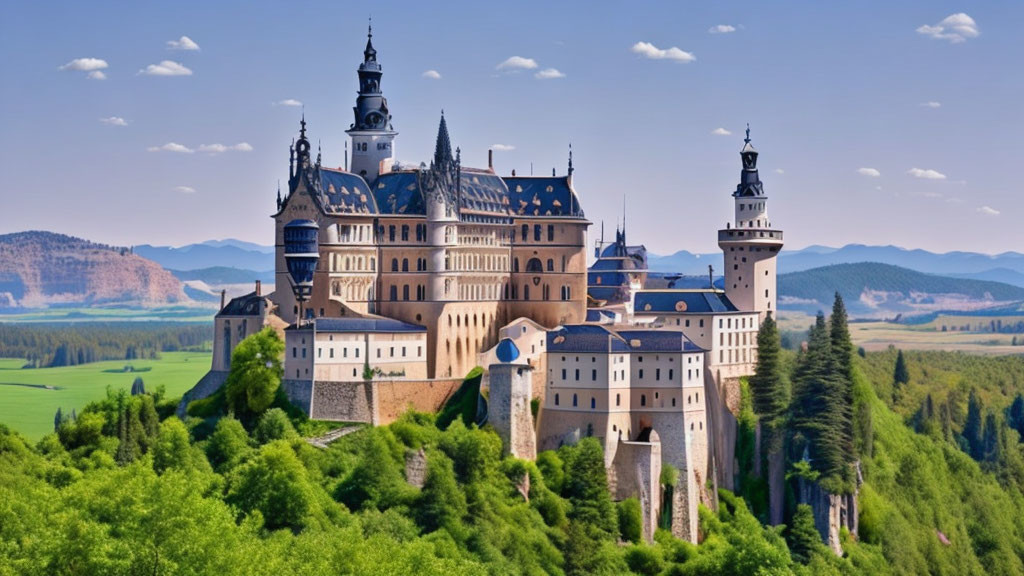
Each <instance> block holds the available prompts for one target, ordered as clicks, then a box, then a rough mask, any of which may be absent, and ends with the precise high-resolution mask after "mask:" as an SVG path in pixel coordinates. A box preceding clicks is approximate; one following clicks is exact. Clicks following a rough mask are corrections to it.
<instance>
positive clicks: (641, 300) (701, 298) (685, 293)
mask: <svg viewBox="0 0 1024 576" xmlns="http://www.w3.org/2000/svg"><path fill="white" fill-rule="evenodd" d="M732 312H739V310H737V309H736V306H734V305H733V303H732V302H730V301H729V298H728V297H727V296H726V295H725V293H724V292H719V291H717V290H716V291H711V290H641V291H640V292H637V293H636V300H635V305H634V313H635V314H647V313H651V314H657V313H669V314H718V313H723V314H725V313H732Z"/></svg>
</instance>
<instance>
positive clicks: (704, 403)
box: [182, 30, 782, 541]
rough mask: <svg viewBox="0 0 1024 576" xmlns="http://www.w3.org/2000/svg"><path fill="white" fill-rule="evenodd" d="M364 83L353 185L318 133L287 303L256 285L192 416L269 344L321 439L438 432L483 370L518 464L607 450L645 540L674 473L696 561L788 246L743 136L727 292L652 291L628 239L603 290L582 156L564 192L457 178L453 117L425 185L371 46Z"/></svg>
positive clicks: (227, 326) (282, 285)
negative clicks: (307, 289)
mask: <svg viewBox="0 0 1024 576" xmlns="http://www.w3.org/2000/svg"><path fill="white" fill-rule="evenodd" d="M358 76H359V95H358V97H357V99H356V104H355V107H354V108H353V111H354V122H353V123H352V124H351V126H350V128H349V129H348V130H347V133H348V134H349V136H350V137H351V142H352V152H353V155H352V165H351V168H349V167H347V166H346V167H343V168H328V167H326V166H324V165H323V164H322V158H321V156H320V154H319V153H318V154H317V156H316V158H315V159H314V158H313V156H312V150H311V145H310V140H309V138H308V137H307V134H306V122H305V118H303V120H302V122H301V128H300V132H299V137H298V140H297V141H295V142H294V143H293V146H292V147H291V148H290V162H289V164H290V165H289V179H288V190H287V194H285V195H284V196H283V197H282V196H281V195H280V193H279V194H278V199H277V210H276V213H275V214H274V215H273V218H274V221H275V229H276V232H275V244H276V286H275V290H274V291H273V293H271V294H267V295H264V294H263V293H262V290H261V287H260V286H259V284H258V283H257V287H256V290H255V291H254V292H253V293H251V294H248V295H245V296H242V297H239V298H235V299H233V300H232V301H230V302H222V303H221V311H220V312H219V313H218V314H217V316H216V318H215V348H214V356H213V362H212V367H211V371H210V373H209V374H207V376H206V377H204V379H203V380H202V381H200V383H199V384H197V386H196V387H195V388H194V389H193V390H192V391H190V392H189V393H188V394H187V395H186V397H185V399H184V400H183V403H182V407H184V406H185V405H186V404H187V402H188V401H189V400H192V399H196V398H201V397H203V396H206V395H209V394H211V393H212V392H213V391H215V390H216V389H217V388H218V387H219V386H220V385H221V384H222V383H223V382H224V379H225V378H226V375H227V373H228V370H229V369H230V362H231V352H232V350H233V348H234V346H236V345H237V344H238V342H239V341H240V340H241V339H243V338H244V337H246V336H247V335H249V334H252V333H254V332H256V331H258V330H260V329H261V328H262V327H264V326H273V327H275V328H276V329H278V330H279V331H280V332H281V333H282V334H284V336H285V344H286V349H285V363H284V376H285V379H284V381H283V384H282V385H283V387H284V388H285V390H286V392H287V394H288V396H289V398H290V399H291V400H292V402H293V403H295V404H296V405H298V406H300V407H301V408H302V409H303V410H304V411H305V412H306V413H307V414H309V415H310V417H312V418H318V419H325V420H339V421H362V422H369V423H373V424H382V423H387V422H390V421H392V420H394V419H395V418H397V417H398V415H400V414H401V412H402V411H404V410H406V409H408V408H409V407H412V408H415V409H419V410H437V409H438V408H440V406H442V405H443V403H444V401H445V400H447V398H448V397H449V396H450V395H451V394H452V393H453V392H454V391H455V390H456V389H457V387H458V386H459V385H460V383H461V380H462V377H463V376H464V375H465V374H466V373H467V372H468V371H469V370H470V369H471V368H472V367H474V366H477V365H481V366H483V367H484V368H485V369H486V374H485V387H486V388H487V389H488V392H487V396H486V398H487V403H488V413H487V419H488V422H489V423H490V424H491V425H492V426H493V427H494V428H495V430H496V431H497V432H498V433H499V435H501V436H502V438H503V440H504V442H505V449H506V451H507V452H509V453H512V454H513V455H516V456H519V457H523V458H533V457H535V455H536V453H537V451H540V450H547V449H552V448H557V447H558V446H559V445H561V444H563V443H566V442H573V441H575V440H577V439H578V438H580V437H582V436H593V437H596V438H598V439H599V440H600V441H601V442H602V444H603V445H604V449H605V460H606V466H607V468H608V471H609V481H610V486H611V488H612V490H613V493H614V495H615V496H616V497H617V498H626V497H629V496H631V495H637V496H639V497H640V499H641V502H642V504H643V510H644V533H645V536H647V537H648V538H650V537H652V536H653V531H654V527H655V526H656V522H657V516H658V514H659V513H660V507H659V506H658V503H660V501H661V498H660V493H659V490H660V484H659V475H660V470H661V467H662V464H663V462H664V463H667V464H671V465H672V466H673V467H675V468H676V469H678V470H679V471H680V475H679V476H680V477H679V481H678V482H677V485H676V486H675V488H674V491H673V500H672V511H673V512H672V528H673V532H674V533H675V534H676V535H677V536H680V537H683V538H687V539H689V540H691V541H695V539H696V519H697V515H696V502H697V501H698V500H699V499H700V498H708V497H709V491H708V490H706V488H705V486H706V484H707V483H709V482H720V483H724V485H725V486H726V487H730V486H731V483H732V478H733V475H734V470H733V468H734V458H733V451H734V446H735V434H736V420H735V414H737V413H738V409H739V378H740V377H742V376H745V375H749V374H752V373H753V369H754V366H755V364H756V361H757V358H756V336H757V330H758V327H759V325H760V322H761V320H763V319H764V317H765V316H766V315H767V314H769V313H772V312H773V311H774V310H775V309H776V256H777V254H778V252H779V250H780V249H781V247H782V232H781V231H780V230H776V229H774V228H773V227H772V224H771V221H770V220H769V218H768V213H767V196H766V195H765V193H764V189H763V185H762V183H761V180H760V177H759V175H758V169H757V158H758V152H757V151H756V150H755V149H754V147H753V146H752V145H751V140H750V130H749V128H748V129H747V134H746V138H745V140H744V146H743V148H742V150H741V151H740V156H741V160H742V168H741V173H740V183H739V184H738V186H737V188H736V190H735V191H734V192H733V193H732V196H733V199H734V215H735V217H734V220H733V222H730V223H727V224H726V226H725V228H723V229H721V230H719V231H718V244H719V246H720V247H721V249H722V251H723V254H724V258H725V260H724V263H725V284H724V289H715V288H713V287H709V288H706V289H697V290H674V289H668V290H665V289H645V288H644V282H645V280H646V279H647V274H646V251H645V249H644V248H643V247H642V246H627V245H626V242H625V230H624V229H623V230H622V231H621V233H620V232H617V236H616V242H615V243H613V244H610V245H608V246H604V247H600V248H599V250H598V252H597V254H596V255H597V256H598V264H597V265H595V267H594V268H593V269H591V270H590V272H589V275H588V270H587V266H586V254H585V243H586V232H587V228H588V226H589V225H590V222H588V221H587V220H586V218H585V216H584V212H583V209H582V207H581V204H580V200H579V197H578V196H577V194H576V192H575V190H574V188H573V178H572V175H573V166H572V155H571V152H570V155H569V164H568V170H567V174H566V175H564V176H554V175H552V176H550V177H549V176H542V177H534V176H516V175H515V173H514V172H513V174H512V175H509V176H501V175H498V174H497V173H496V172H495V171H494V169H493V165H492V162H488V167H487V168H470V167H464V166H462V162H461V152H460V150H459V149H458V148H455V149H454V151H453V149H452V144H451V138H450V136H449V132H448V127H447V123H446V120H445V118H444V115H443V113H442V116H441V119H440V124H439V127H438V132H437V138H436V145H435V150H434V156H433V158H432V159H431V161H430V163H429V164H426V163H421V164H419V165H418V166H413V167H410V166H406V165H404V164H400V163H398V162H397V161H396V160H395V154H394V144H395V140H396V137H397V135H398V132H397V131H395V130H394V128H393V126H392V117H391V113H390V110H389V108H388V104H387V100H386V99H385V98H384V96H383V93H382V92H381V78H382V68H381V65H380V63H379V62H378V61H377V52H376V50H375V49H374V47H373V43H372V30H371V33H370V34H369V35H368V39H367V43H366V49H365V50H364V52H363V62H362V64H360V66H359V69H358ZM346 163H347V158H346ZM296 223H304V224H301V225H303V226H308V227H309V228H310V229H311V230H314V232H313V234H314V236H315V237H316V239H317V240H318V242H317V248H316V253H314V254H312V255H311V256H313V258H315V259H316V264H315V268H313V269H312V288H311V294H310V295H309V298H308V301H305V302H298V301H297V300H296V296H295V295H294V294H293V277H292V276H290V275H289V267H288V265H287V264H286V260H287V257H286V251H285V245H286V234H285V231H286V228H287V227H289V226H293V225H295V224H296ZM588 288H589V290H590V291H591V293H592V294H591V295H590V296H589V297H588ZM594 294H597V296H596V297H595V296H594ZM588 304H589V305H590V308H588ZM535 399H537V400H538V402H539V403H538V407H537V411H536V414H534V413H532V411H531V402H532V401H533V400H535ZM710 493H711V494H713V491H710Z"/></svg>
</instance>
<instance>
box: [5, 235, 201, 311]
mask: <svg viewBox="0 0 1024 576" xmlns="http://www.w3.org/2000/svg"><path fill="white" fill-rule="evenodd" d="M185 302H189V298H188V297H187V296H186V295H185V292H184V289H183V287H182V283H181V282H180V281H179V280H178V279H177V278H175V277H174V276H173V275H172V274H171V273H170V272H168V271H167V270H164V269H163V268H162V267H160V265H159V264H157V263H155V262H152V261H150V260H147V259H145V258H143V257H141V256H139V255H138V254H134V253H132V251H131V250H130V249H128V248H122V247H116V246H107V245H104V244H96V243H93V242H89V241H88V240H83V239H81V238H74V237H72V236H65V235H63V234H56V233H53V232H40V231H29V232H18V233H14V234H4V235H0V311H2V310H5V309H6V310H17V309H28V308H47V307H51V306H72V305H79V306H92V305H130V306H142V307H153V306H164V305H167V304H177V303H185Z"/></svg>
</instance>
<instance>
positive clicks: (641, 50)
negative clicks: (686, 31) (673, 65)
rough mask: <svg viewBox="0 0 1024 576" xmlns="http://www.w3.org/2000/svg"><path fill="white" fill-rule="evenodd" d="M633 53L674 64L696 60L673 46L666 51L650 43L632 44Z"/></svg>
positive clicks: (690, 54) (688, 53)
mask: <svg viewBox="0 0 1024 576" xmlns="http://www.w3.org/2000/svg"><path fill="white" fill-rule="evenodd" d="M631 50H632V51H633V53H635V54H639V55H641V56H643V57H644V58H650V59H651V60H672V61H674V62H693V61H694V60H696V59H697V57H696V56H694V55H693V54H692V53H690V52H685V51H683V50H680V49H679V48H676V47H675V46H673V47H671V48H667V49H661V48H658V47H657V46H655V45H654V44H651V43H650V42H637V43H636V44H633V48H631Z"/></svg>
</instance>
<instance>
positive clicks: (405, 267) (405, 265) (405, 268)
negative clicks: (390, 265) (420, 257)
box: [402, 258, 409, 272]
mask: <svg viewBox="0 0 1024 576" xmlns="http://www.w3.org/2000/svg"><path fill="white" fill-rule="evenodd" d="M408 271H409V259H408V258H402V272H408Z"/></svg>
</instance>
